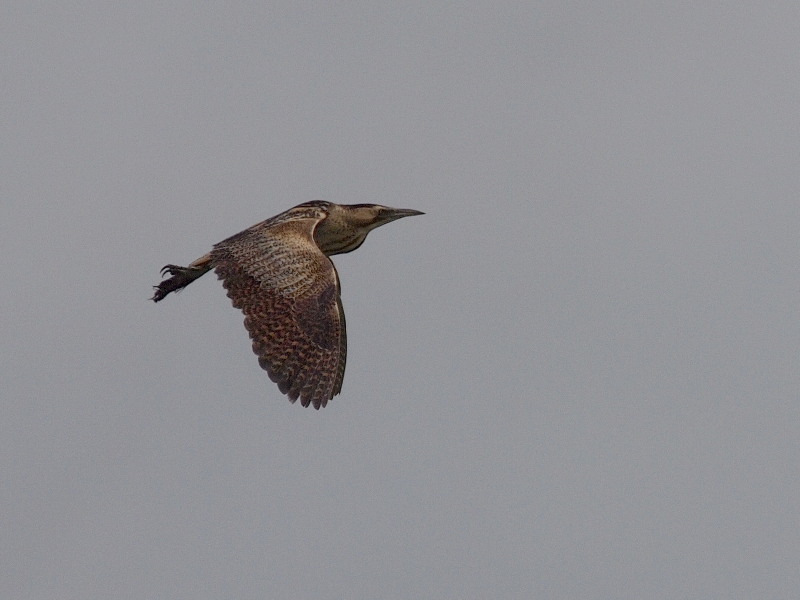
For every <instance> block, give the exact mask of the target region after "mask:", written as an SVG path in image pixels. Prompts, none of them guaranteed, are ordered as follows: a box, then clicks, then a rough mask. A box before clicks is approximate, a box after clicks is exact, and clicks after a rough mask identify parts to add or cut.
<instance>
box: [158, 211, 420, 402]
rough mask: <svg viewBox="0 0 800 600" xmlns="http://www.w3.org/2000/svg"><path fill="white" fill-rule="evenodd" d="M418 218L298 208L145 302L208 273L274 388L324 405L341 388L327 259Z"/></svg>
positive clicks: (339, 325)
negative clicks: (375, 232)
mask: <svg viewBox="0 0 800 600" xmlns="http://www.w3.org/2000/svg"><path fill="white" fill-rule="evenodd" d="M419 214H423V213H421V212H419V211H416V210H406V209H394V208H388V207H385V206H379V205H375V204H354V205H340V204H332V203H330V202H323V201H319V200H316V201H313V202H306V203H305V204H300V205H298V206H295V207H294V208H291V209H289V210H287V211H286V212H283V213H281V214H279V215H276V216H275V217H272V218H271V219H267V220H266V221H263V222H261V223H258V224H257V225H254V226H252V227H250V228H249V229H246V230H244V231H242V232H241V233H237V234H236V235H234V236H232V237H229V238H228V239H226V240H223V241H222V242H220V243H218V244H215V245H214V247H213V249H212V250H211V252H210V253H208V254H206V255H204V256H202V257H201V258H199V259H197V260H196V261H194V262H193V263H191V264H190V265H189V266H188V267H179V266H176V265H167V266H166V267H164V269H163V270H162V273H169V274H170V275H171V277H170V278H168V279H165V280H164V281H162V282H161V283H160V284H159V285H158V286H156V288H155V289H156V292H155V294H154V295H153V300H154V301H155V302H158V301H160V300H162V299H163V298H164V297H166V296H167V295H168V294H169V293H170V292H174V291H177V290H180V289H182V288H184V287H186V286H187V285H189V284H190V283H191V282H192V281H194V280H195V279H197V278H198V277H201V276H202V275H204V274H205V273H207V272H208V271H209V270H211V269H212V268H213V269H214V270H215V271H216V273H217V276H218V277H219V278H220V279H221V280H222V285H223V286H224V287H225V289H226V290H227V291H228V297H229V298H230V299H231V301H232V302H233V305H234V306H235V307H236V308H238V309H240V310H241V311H242V312H243V313H244V315H245V318H244V325H245V327H246V328H247V330H248V331H249V332H250V338H251V339H252V340H253V352H255V353H256V355H257V356H258V362H259V364H260V365H261V367H262V368H263V369H265V370H266V371H267V373H268V374H269V377H270V379H272V381H274V382H275V383H277V384H278V389H280V391H281V392H282V393H284V394H286V395H287V396H288V397H289V400H291V401H292V402H294V401H295V400H297V399H298V398H299V399H300V403H301V404H302V405H303V406H309V405H310V404H312V405H313V406H314V408H320V407H322V406H325V405H326V404H327V403H328V401H329V400H331V399H332V398H333V396H335V395H336V394H338V393H339V392H340V391H341V389H342V379H343V378H344V368H345V362H346V358H347V333H346V331H345V320H344V310H343V309H342V302H341V298H340V293H339V292H340V290H339V277H338V275H337V273H336V268H335V267H334V266H333V263H332V262H331V261H330V259H329V258H328V256H331V255H333V254H342V253H345V252H351V251H353V250H355V249H356V248H358V247H359V246H360V245H361V244H362V243H363V242H364V239H365V238H366V236H367V234H368V233H369V232H370V231H371V230H372V229H375V228H376V227H379V226H381V225H384V224H386V223H389V222H391V221H394V220H396V219H399V218H401V217H406V216H411V215H419Z"/></svg>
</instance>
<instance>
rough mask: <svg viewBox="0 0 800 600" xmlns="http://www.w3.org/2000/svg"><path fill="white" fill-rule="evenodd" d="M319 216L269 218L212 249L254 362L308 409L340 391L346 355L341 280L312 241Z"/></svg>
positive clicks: (325, 402) (326, 401) (212, 257)
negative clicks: (240, 316) (246, 333)
mask: <svg viewBox="0 0 800 600" xmlns="http://www.w3.org/2000/svg"><path fill="white" fill-rule="evenodd" d="M322 218H324V215H322V214H317V215H313V216H298V218H294V219H291V220H283V221H281V220H275V219H270V220H268V221H264V222H263V223H260V224H258V225H255V226H254V227H251V228H250V229H247V230H245V231H243V232H241V233H239V234H237V235H235V236H233V237H231V238H228V239H227V240H224V241H222V242H220V243H219V244H216V245H215V246H214V249H213V250H212V251H211V261H212V264H213V265H214V269H215V271H216V273H217V276H218V277H219V278H220V279H221V280H222V284H223V286H224V287H225V289H226V290H227V291H228V297H229V298H230V299H231V300H232V301H233V305H234V306H235V307H236V308H239V309H241V311H242V312H243V313H244V315H245V318H244V325H245V327H246V328H247V330H248V331H249V332H250V338H251V339H252V340H253V352H255V353H256V354H257V355H258V362H259V364H260V365H261V367H262V368H263V369H265V370H266V371H267V373H268V374H269V377H270V379H272V381H274V382H275V383H277V384H278V388H279V389H280V391H281V392H283V393H284V394H286V395H288V396H289V400H291V401H292V402H294V401H295V400H297V399H298V398H300V403H301V404H302V405H303V406H308V405H309V404H313V405H314V408H320V407H322V406H325V405H326V404H327V403H328V401H329V400H331V399H332V398H333V396H335V395H336V394H338V393H339V392H340V391H341V389H342V379H343V378H344V366H345V360H346V357H347V335H346V332H345V322H344V311H343V310H342V303H341V299H340V295H339V278H338V276H337V274H336V269H335V268H334V266H333V263H332V262H331V261H330V260H329V259H328V257H327V256H325V255H324V254H323V253H322V252H321V251H320V249H319V248H318V247H317V245H316V243H315V242H314V228H315V227H316V225H317V223H318V222H319V221H320V220H321V219H322ZM276 221H277V222H276Z"/></svg>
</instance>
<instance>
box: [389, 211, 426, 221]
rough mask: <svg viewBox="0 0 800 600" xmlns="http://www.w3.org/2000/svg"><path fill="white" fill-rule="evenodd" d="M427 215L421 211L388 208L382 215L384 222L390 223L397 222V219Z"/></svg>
mask: <svg viewBox="0 0 800 600" xmlns="http://www.w3.org/2000/svg"><path fill="white" fill-rule="evenodd" d="M424 214H425V213H424V212H422V211H421V210H414V209H413V208H388V207H387V209H386V211H384V212H383V214H382V215H381V217H382V219H381V220H382V221H384V222H386V223H389V222H390V221H396V220H397V219H402V218H403V217H413V216H415V215H424Z"/></svg>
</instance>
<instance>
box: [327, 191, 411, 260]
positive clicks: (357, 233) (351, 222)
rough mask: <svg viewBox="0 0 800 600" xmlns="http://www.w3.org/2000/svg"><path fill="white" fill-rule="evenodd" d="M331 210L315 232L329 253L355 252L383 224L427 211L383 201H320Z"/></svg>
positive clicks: (328, 210)
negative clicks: (386, 203)
mask: <svg viewBox="0 0 800 600" xmlns="http://www.w3.org/2000/svg"><path fill="white" fill-rule="evenodd" d="M317 202H318V204H317V206H319V207H320V208H323V209H324V210H325V212H326V213H327V216H326V217H325V219H324V220H323V221H322V222H320V224H319V225H318V226H317V228H316V231H315V232H314V238H315V239H316V241H317V244H318V245H319V247H320V248H321V249H322V251H323V252H325V253H326V254H328V255H331V254H343V253H345V252H352V251H353V250H355V249H356V248H358V247H359V246H360V245H361V244H362V243H364V239H365V238H366V237H367V234H368V233H369V232H370V231H372V230H373V229H375V228H376V227H380V226H381V225H386V224H387V223H391V222H392V221H396V220H397V219H402V218H403V217H411V216H414V215H422V214H425V213H423V212H421V211H418V210H412V209H410V208H390V207H388V206H381V205H380V204H333V203H332V202H320V201H317Z"/></svg>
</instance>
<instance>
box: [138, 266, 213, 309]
mask: <svg viewBox="0 0 800 600" xmlns="http://www.w3.org/2000/svg"><path fill="white" fill-rule="evenodd" d="M207 271H208V269H199V268H197V267H180V266H178V265H166V266H165V267H164V268H163V269H161V276H162V277H163V276H164V275H167V274H169V275H170V278H169V279H165V280H164V281H162V282H161V283H159V284H158V285H156V286H153V289H155V293H154V294H153V297H152V298H151V300H152V301H153V302H158V301H159V300H163V299H164V298H166V296H167V295H168V294H170V293H172V292H177V291H178V290H181V289H183V288H185V287H186V286H187V285H189V284H190V283H192V282H193V281H194V280H195V279H197V278H198V277H200V276H201V275H204V274H205V273H206V272H207Z"/></svg>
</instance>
